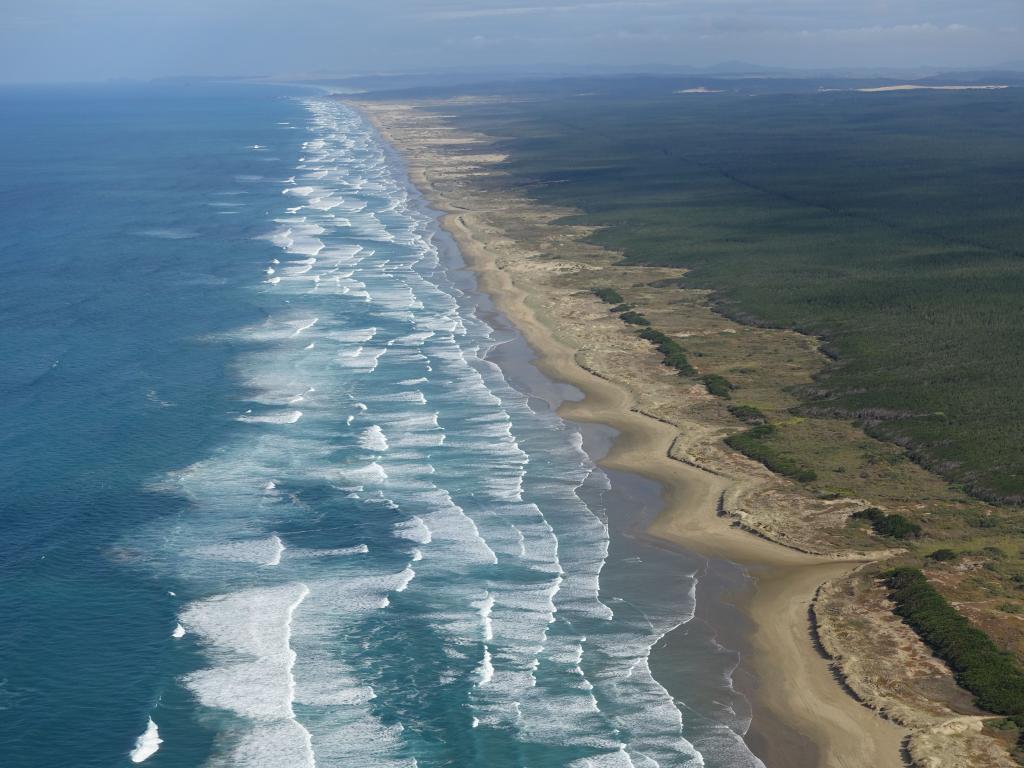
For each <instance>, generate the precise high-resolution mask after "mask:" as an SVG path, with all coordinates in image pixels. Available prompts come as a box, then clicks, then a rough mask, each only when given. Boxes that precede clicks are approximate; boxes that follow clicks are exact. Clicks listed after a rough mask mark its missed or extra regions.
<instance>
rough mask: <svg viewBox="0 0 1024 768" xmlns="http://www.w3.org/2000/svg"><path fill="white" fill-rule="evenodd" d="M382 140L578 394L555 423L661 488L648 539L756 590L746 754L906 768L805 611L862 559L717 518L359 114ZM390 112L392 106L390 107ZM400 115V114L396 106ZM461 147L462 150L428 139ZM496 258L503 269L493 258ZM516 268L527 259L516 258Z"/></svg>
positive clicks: (716, 496)
mask: <svg viewBox="0 0 1024 768" xmlns="http://www.w3.org/2000/svg"><path fill="white" fill-rule="evenodd" d="M362 106H363V107H364V109H365V111H366V113H367V114H368V115H369V116H370V117H371V119H372V120H373V121H374V123H375V124H376V126H377V127H378V130H379V131H380V132H381V134H382V135H383V136H384V138H385V139H387V140H388V141H389V142H390V143H391V144H392V146H394V147H395V148H396V149H397V150H398V152H399V154H400V155H401V156H402V157H403V158H404V159H405V161H406V163H407V164H408V168H409V172H410V176H411V179H412V181H413V183H414V184H415V185H416V186H417V187H418V188H419V189H420V191H421V192H422V193H423V194H424V196H425V197H426V198H427V200H428V201H429V202H430V203H431V204H432V205H433V206H434V207H435V208H436V209H437V210H439V211H441V212H442V213H443V216H442V218H441V223H442V225H443V226H444V228H445V229H446V230H447V231H448V232H449V233H450V234H451V235H452V236H453V237H454V239H455V240H456V242H457V244H458V246H459V248H460V250H461V252H462V255H463V257H464V259H465V261H466V263H467V265H468V266H469V267H470V268H471V269H472V270H473V271H474V272H475V273H476V275H477V276H478V281H479V287H480V289H481V290H483V291H485V292H486V293H487V294H489V295H490V296H491V297H492V299H493V301H494V303H495V306H496V307H497V308H498V309H499V310H500V311H501V312H502V313H503V314H504V315H505V316H506V317H507V318H508V319H509V320H510V321H511V322H512V323H513V324H514V325H515V326H516V328H517V329H518V330H519V331H520V332H521V333H522V334H523V336H524V337H525V338H526V340H527V342H528V343H529V344H530V346H531V347H532V348H533V349H534V350H535V352H536V353H537V356H538V358H537V360H536V361H535V364H536V365H537V366H538V367H539V368H540V369H541V370H542V371H543V372H544V373H545V374H546V375H548V376H550V377H551V378H553V379H556V380H558V381H561V382H565V383H568V384H571V385H572V386H574V387H576V388H577V389H579V390H580V391H581V392H582V393H583V394H584V395H585V397H584V399H583V400H581V401H579V402H566V403H564V404H563V406H562V408H561V410H560V413H561V415H562V416H563V417H565V418H568V419H571V420H573V421H577V422H593V423H600V424H605V425H608V426H610V427H612V428H614V429H615V430H616V431H617V432H618V433H619V434H618V437H617V439H616V440H615V442H614V444H613V446H612V449H611V451H610V452H609V454H608V456H607V457H606V458H605V459H604V460H603V461H602V465H603V466H605V467H607V468H609V469H613V470H622V471H627V472H631V473H635V474H638V475H641V476H643V477H646V478H649V479H651V480H654V481H656V482H658V483H659V484H660V485H661V487H662V489H663V502H664V506H663V511H662V512H661V514H660V515H659V517H658V519H657V520H656V521H655V523H654V524H653V525H652V526H651V528H650V530H649V533H650V534H651V535H653V536H655V537H658V538H660V539H662V540H664V541H666V542H670V543H672V544H675V545H679V546H682V547H685V548H687V549H690V550H692V551H696V552H698V553H700V554H703V555H706V556H713V557H720V558H723V559H726V560H729V561H732V562H735V563H738V564H740V565H741V566H743V567H745V568H746V569H748V570H749V572H750V573H751V575H752V576H753V577H754V579H755V580H756V583H757V589H756V591H755V593H754V595H753V596H752V598H751V599H749V600H748V601H744V602H743V604H741V605H740V606H739V607H740V608H741V609H742V610H743V611H744V612H745V613H746V614H747V615H748V616H749V617H750V619H751V620H752V623H753V626H754V629H753V633H752V637H751V638H750V648H751V650H752V653H751V654H750V657H749V658H745V659H744V661H743V665H742V667H743V669H744V670H745V671H746V672H750V673H752V677H753V679H754V680H755V681H756V682H755V683H754V684H752V685H750V686H749V688H748V689H746V690H744V693H746V694H748V696H750V698H751V699H752V707H753V712H754V719H753V723H752V726H751V730H750V732H749V733H748V734H747V740H748V743H749V744H750V745H751V747H752V748H753V749H754V751H755V753H756V754H757V755H758V756H759V757H761V759H762V760H764V762H765V763H766V765H768V766H769V768H775V767H776V766H779V767H783V766H786V767H790V766H791V767H793V768H813V767H815V766H821V767H822V768H824V767H826V766H827V767H835V768H840V767H841V768H857V767H861V766H863V767H865V768H866V767H867V766H872V767H873V768H877V767H881V768H889V767H892V768H895V767H896V766H901V765H904V764H905V763H904V761H903V759H902V756H901V744H902V741H903V740H904V738H905V737H906V732H905V731H904V730H903V729H901V728H899V727H898V726H896V725H894V724H893V723H891V722H889V721H886V720H883V719H881V718H879V717H878V716H877V715H876V714H875V713H874V712H872V711H871V710H870V709H868V708H866V707H864V706H863V705H862V704H861V703H859V702H858V701H856V700H855V699H854V698H853V697H852V696H850V695H849V694H848V693H847V692H845V691H844V690H843V688H842V687H841V686H840V684H839V683H838V682H837V681H836V679H835V677H834V674H833V672H832V670H831V669H830V666H829V661H828V659H827V658H826V657H825V656H824V654H823V653H822V652H821V651H819V650H818V649H817V646H816V644H815V642H814V633H813V628H812V624H811V619H810V610H809V609H810V605H811V602H812V600H813V598H814V595H815V593H816V591H817V589H818V588H819V586H820V585H821V584H823V583H825V582H827V581H829V580H831V579H833V578H836V577H838V576H841V575H843V574H845V573H848V572H850V571H851V570H853V569H854V568H856V567H858V566H859V565H860V564H861V563H862V562H864V561H865V560H867V559H869V558H866V557H865V558H857V557H851V558H846V559H839V558H836V557H827V556H818V555H812V554H807V553H803V552H799V551H796V550H795V549H792V548H787V547H783V546H780V545H779V544H776V543H774V542H771V541H769V540H767V539H765V538H762V537H759V536H756V535H753V534H751V533H749V532H747V531H745V530H742V529H741V528H739V527H737V526H736V525H734V524H733V522H732V521H731V520H730V519H729V518H727V517H723V516H721V515H719V514H718V505H719V503H720V499H721V498H722V497H723V494H724V493H728V492H730V490H731V489H730V486H731V485H733V484H734V483H735V482H736V481H735V479H734V478H731V479H726V478H725V477H722V476H717V475H715V474H712V473H711V472H708V471H704V470H702V469H699V468H697V467H694V466H690V465H688V464H685V463H683V462H681V461H678V460H676V459H675V458H671V457H670V451H671V449H672V446H673V443H674V441H675V440H676V439H677V437H678V436H679V429H678V428H677V426H675V425H673V424H670V423H665V422H662V421H659V420H657V419H655V418H651V417H649V416H646V415H643V414H642V413H639V412H638V411H637V397H636V393H634V392H633V391H631V390H630V389H629V388H627V387H624V386H622V385H620V384H619V383H617V382H612V381H610V380H607V379H605V378H602V377H600V376H598V375H595V373H592V372H590V371H588V370H586V369H585V368H584V367H582V366H581V365H580V363H579V360H578V355H577V350H576V349H575V348H574V347H573V346H572V345H570V344H567V343H565V341H564V340H563V339H562V338H560V336H562V335H563V333H564V331H565V330H566V329H565V328H564V327H558V326H557V324H556V323H554V322H552V320H551V318H550V316H549V313H547V312H545V310H544V307H545V306H546V305H547V304H548V303H549V302H551V301H557V297H556V296H555V295H554V294H553V293H552V294H549V293H547V292H546V291H545V286H544V281H543V279H537V280H530V281H529V285H528V286H524V285H522V284H521V283H522V281H521V280H517V279H516V278H517V277H519V276H521V275H522V272H521V271H518V270H514V269H513V268H511V267H510V264H509V261H510V260H513V259H515V252H516V244H515V243H514V242H512V243H510V242H509V240H508V237H507V234H506V233H495V232H494V231H493V229H492V228H491V227H489V226H488V225H487V224H486V223H485V222H483V221H481V220H480V219H479V218H478V216H477V214H478V212H477V211H474V210H473V209H472V208H471V206H467V205H466V202H467V201H466V199H464V198H463V197H460V199H459V200H458V201H455V200H452V199H450V197H449V196H448V195H446V194H445V189H444V187H445V186H446V185H444V184H439V183H435V179H437V178H438V177H439V176H440V175H442V174H444V173H445V169H443V168H440V167H436V166H435V167H430V163H429V162H428V160H427V153H424V152H422V150H423V147H417V146H416V145H415V143H414V141H413V140H411V135H409V134H406V135H403V134H402V133H401V132H400V131H396V130H393V126H392V125H391V123H390V121H389V119H388V113H387V111H386V108H385V109H381V108H377V107H374V106H372V105H362ZM391 108H392V109H394V107H393V105H392V106H391ZM400 109H402V110H404V109H405V107H400ZM433 141H434V143H435V146H436V144H440V143H442V142H447V143H458V139H455V138H453V139H451V140H448V139H445V138H443V137H435V138H434V140H433ZM499 252H500V254H501V259H500V263H499V258H498V253H499ZM522 256H523V258H524V259H525V258H529V256H530V254H528V253H525V252H524V253H523V254H522Z"/></svg>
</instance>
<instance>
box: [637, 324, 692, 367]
mask: <svg viewBox="0 0 1024 768" xmlns="http://www.w3.org/2000/svg"><path fill="white" fill-rule="evenodd" d="M640 338H641V339H646V340H647V341H650V342H652V343H653V344H654V346H655V347H657V349H658V351H659V352H661V354H662V358H663V359H662V362H663V363H664V364H665V365H667V366H669V367H670V368H675V369H676V370H677V371H678V372H679V375H680V376H693V375H694V374H695V373H697V371H696V369H694V367H693V366H692V365H690V361H689V360H687V358H686V351H685V350H684V349H683V348H682V347H681V346H680V345H679V342H678V341H676V340H675V339H673V338H671V337H669V336H666V335H665V334H664V333H662V332H661V331H657V330H655V329H654V328H644V329H643V330H642V331H640Z"/></svg>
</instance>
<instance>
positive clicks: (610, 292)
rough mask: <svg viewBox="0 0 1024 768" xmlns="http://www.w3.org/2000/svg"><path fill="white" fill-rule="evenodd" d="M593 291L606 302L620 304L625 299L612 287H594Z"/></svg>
mask: <svg viewBox="0 0 1024 768" xmlns="http://www.w3.org/2000/svg"><path fill="white" fill-rule="evenodd" d="M592 290H593V293H594V295H595V296H597V298H599V299H600V300H601V301H603V302H605V303H606V304H622V303H623V302H624V301H625V299H624V298H622V294H621V293H619V292H618V291H616V290H615V289H614V288H594V289H592Z"/></svg>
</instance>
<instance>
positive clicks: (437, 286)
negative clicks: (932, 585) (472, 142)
mask: <svg viewBox="0 0 1024 768" xmlns="http://www.w3.org/2000/svg"><path fill="white" fill-rule="evenodd" d="M0 116H2V120H0V270H2V275H3V282H2V292H0V323H2V326H0V327H2V334H0V361H2V364H0V424H2V430H0V466H2V467H3V474H2V479H0V483H2V485H0V490H2V493H0V499H2V508H0V533H2V544H0V584H2V589H0V620H2V622H3V630H4V631H3V632H2V633H0V764H2V765H3V766H6V768H22V767H25V768H29V767H31V768H40V767H44V768H48V767H49V766H55V767H56V766H75V767H76V768H91V767H93V766H95V767H97V768H99V767H103V768H107V767H109V766H130V765H133V764H137V763H144V764H145V765H147V766H154V767H160V766H163V767H174V768H196V767H197V766H247V767H248V766H252V767H253V768H257V767H258V768H305V767H309V766H314V765H319V766H358V767H359V768H372V767H374V766H421V767H422V768H427V767H428V766H429V767H432V766H460V767H461V766H465V767H470V766H473V767H475V766H488V768H504V767H505V766H509V767H512V766H531V767H533V768H548V767H549V766H580V767H583V766H593V767H594V768H604V767H606V766H607V767H608V768H613V767H618V766H637V767H638V768H648V767H653V766H663V767H668V766H699V765H708V766H720V767H721V768H726V767H728V768H743V767H744V766H756V765H759V763H758V762H757V761H756V759H755V758H753V757H752V756H751V755H750V754H749V752H747V750H746V748H745V747H744V745H743V743H742V740H741V738H740V734H742V733H743V732H744V731H745V729H746V728H747V726H748V724H749V709H748V708H747V707H746V702H745V700H744V699H743V698H742V697H741V696H739V695H738V694H736V693H735V692H734V691H733V690H732V686H731V679H730V675H731V672H732V670H733V668H734V667H735V665H736V663H737V657H736V654H735V653H733V652H731V651H728V650H726V649H724V648H721V647H720V646H718V645H717V644H716V642H715V641H714V638H713V637H712V636H711V634H710V633H709V632H707V631H699V632H698V631H693V632H688V631H687V628H688V627H691V626H694V627H695V626H696V622H692V623H691V620H692V619H693V615H694V605H695V597H694V596H695V594H698V592H697V591H696V590H697V584H698V582H699V580H700V579H701V578H702V574H703V573H705V572H706V570H707V563H706V562H705V561H703V560H702V559H700V558H697V557H695V556H689V555H686V554H681V553H672V552H667V551H662V550H659V549H657V548H655V547H654V546H652V545H651V544H649V543H646V542H645V541H644V540H643V538H642V537H639V536H636V535H634V532H635V531H636V530H637V527H638V526H639V525H640V524H641V523H642V521H643V519H642V518H643V515H644V514H648V513H650V512H651V509H650V508H649V504H648V502H647V501H643V499H648V500H654V501H651V502H650V503H651V504H653V503H656V498H657V493H656V489H653V490H652V489H650V488H646V489H645V488H644V485H643V483H642V482H640V481H638V480H636V479H633V480H629V479H627V478H620V479H616V478H615V477H614V476H609V475H608V474H606V473H605V472H603V471H602V470H600V469H599V468H597V467H596V466H595V465H594V463H593V461H592V458H591V457H590V456H589V455H588V453H586V452H585V451H584V450H583V446H584V437H583V436H582V435H581V432H580V429H579V428H578V427H577V426H576V425H573V424H570V423H566V422H564V421H562V420H561V419H559V418H558V417H557V416H556V415H555V413H554V411H553V405H556V404H557V398H558V397H559V396H561V395H552V394H549V396H545V394H544V393H543V392H540V391H530V387H529V385H528V381H529V380H530V379H531V376H533V377H534V378H536V376H535V375H534V374H528V373H527V372H523V371H522V370H521V371H520V374H521V375H519V376H518V377H517V375H515V374H513V373H510V369H509V365H516V366H519V367H520V368H522V366H528V355H527V354H526V353H524V354H517V353H513V352H510V351H509V350H512V351H514V350H516V349H519V348H522V349H524V350H525V347H523V346H522V340H521V339H519V338H518V337H517V336H516V335H515V334H514V332H512V331H510V330H509V329H508V328H505V327H501V323H500V322H496V321H495V320H494V319H493V317H492V315H493V313H492V311H491V309H490V305H489V303H488V302H487V300H486V299H485V298H483V297H481V296H480V295H479V294H477V293H476V292H475V290H474V288H473V281H472V278H471V277H470V276H469V275H468V274H467V273H466V272H465V270H464V269H462V267H461V262H460V259H459V256H458V254H457V252H455V251H454V249H453V247H452V245H451V243H450V242H449V241H448V239H447V238H446V237H445V236H444V235H443V234H441V233H440V232H439V231H438V227H437V225H436V222H435V219H434V217H433V215H432V214H431V212H430V211H429V210H427V209H426V207H425V206H424V205H423V203H422V201H421V200H420V199H419V198H418V196H417V194H416V193H415V192H414V191H413V190H411V189H410V188H409V186H408V184H407V181H406V177H405V174H404V172H403V170H402V168H401V165H400V163H398V162H396V160H395V159H394V158H393V156H392V155H391V154H390V153H389V151H388V149H387V148H386V147H385V146H384V145H383V144H382V143H381V141H380V140H379V138H378V137H377V136H376V134H375V133H374V132H373V130H372V129H371V128H370V126H369V125H368V124H367V123H366V122H365V121H364V119H363V118H362V117H361V116H360V115H359V114H358V113H357V112H355V111H353V110H352V109H350V108H349V107H347V106H345V105H343V104H342V103H340V102H338V101H336V100H333V99H330V98H328V97H326V96H324V95H320V94H318V93H317V92H315V91H312V90H302V89H297V88H283V87H281V88H275V87H269V86H242V85H216V84H198V85H183V84H174V85H148V86H129V85H116V86H115V85H110V86H92V87H66V88H57V87H50V88H35V89H30V88H6V89H3V90H0ZM527 352H528V350H527ZM502 354H504V359H505V360H506V363H505V365H504V366H502V365H499V364H498V361H499V359H500V358H502ZM510 360H511V361H512V362H511V363H509V362H508V361H510ZM524 382H527V383H524ZM541 389H542V388H541ZM550 391H551V392H555V391H557V387H553V386H552V387H551V388H550ZM670 632H674V635H673V636H674V637H676V641H675V643H674V645H675V646H676V650H675V651H674V652H673V653H674V654H675V656H673V657H672V658H668V657H665V658H662V660H661V662H660V665H661V666H666V665H669V664H670V663H671V665H670V666H667V667H666V668H671V669H673V670H676V671H677V672H678V673H677V674H674V675H673V684H672V691H671V693H669V691H667V690H666V688H665V687H664V686H663V685H662V684H661V683H660V682H659V681H658V680H656V679H655V678H654V676H653V675H652V673H651V667H652V664H650V663H649V662H650V661H651V658H650V657H651V651H652V648H656V647H658V646H659V644H660V645H664V640H663V638H664V637H665V636H666V634H667V633H670ZM656 652H657V651H656ZM673 659H675V661H673ZM653 666H658V665H653Z"/></svg>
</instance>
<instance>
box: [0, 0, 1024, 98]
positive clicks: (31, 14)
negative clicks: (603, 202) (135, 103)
mask: <svg viewBox="0 0 1024 768" xmlns="http://www.w3.org/2000/svg"><path fill="white" fill-rule="evenodd" d="M1021 59H1024V0H970V1H968V0H633V1H632V2H630V1H628V0H584V1H582V2H573V0H556V2H552V3H543V2H539V0H523V1H522V2H517V1H516V0H476V1H475V2H470V1H469V0H434V1H425V0H374V1H372V2H351V1H350V0H289V1H288V2H284V1H280V0H275V1H269V0H5V2H4V4H3V10H2V11H0V81H30V80H96V79H106V78H122V77H127V78H151V77H161V76H174V75H201V74H264V75H268V74H295V73H313V72H332V73H352V74H364V73H370V72H379V71H388V70H391V71H395V70H401V71H407V72H410V71H431V70H451V69H463V70H479V69H481V68H487V69H496V70H497V69H500V70H508V69H528V70H534V71H536V70H552V71H555V70H560V69H566V68H587V67H593V68H599V69H606V70H607V69H616V68H625V67H647V68H654V67H656V66H659V65H698V66H701V65H710V64H715V63H717V62H721V61H729V60H743V61H750V62H754V63H758V64H764V65H770V66H785V67H800V68H815V67H851V66H852V67H908V66H917V65H928V66H957V67H964V66H988V65H992V64H997V63H1000V62H1006V61H1011V60H1018V61H1019V60H1021Z"/></svg>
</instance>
